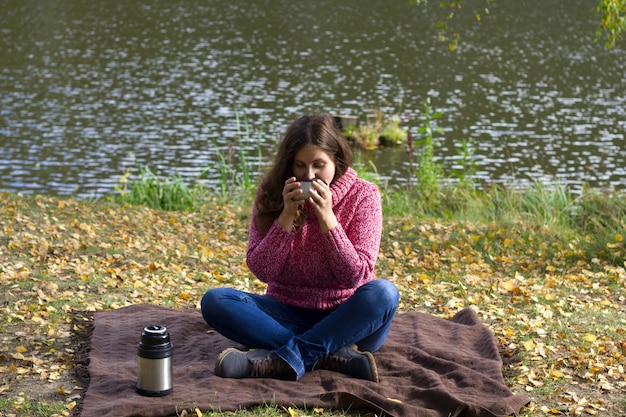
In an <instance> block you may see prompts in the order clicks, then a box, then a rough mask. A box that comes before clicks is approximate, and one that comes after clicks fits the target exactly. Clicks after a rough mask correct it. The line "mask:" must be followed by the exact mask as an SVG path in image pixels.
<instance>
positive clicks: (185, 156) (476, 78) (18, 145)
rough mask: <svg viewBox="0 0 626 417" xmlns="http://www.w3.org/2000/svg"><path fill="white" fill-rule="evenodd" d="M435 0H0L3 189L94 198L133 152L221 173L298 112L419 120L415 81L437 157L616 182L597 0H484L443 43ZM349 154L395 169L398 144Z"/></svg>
mask: <svg viewBox="0 0 626 417" xmlns="http://www.w3.org/2000/svg"><path fill="white" fill-rule="evenodd" d="M435 3H436V2H434V3H433V4H432V5H431V6H430V7H429V8H424V7H417V6H411V5H409V4H408V1H407V0H388V1H384V2H381V1H375V0H345V1H341V2H337V1H329V0H319V1H316V2H300V1H293V0H291V1H287V0H256V1H243V0H234V1H228V2H226V1H216V0H202V1H200V0H149V1H148V0H143V1H140V0H129V1H126V2H114V1H90V0H0V6H1V7H2V10H3V11H2V13H1V15H0V36H1V37H0V62H1V64H0V191H10V192H24V193H51V194H59V195H66V194H72V195H77V196H89V197H97V196H102V195H104V194H108V193H112V192H114V188H115V186H116V185H117V184H118V183H119V180H120V177H121V176H122V175H123V174H124V173H125V172H126V171H132V172H133V173H136V172H137V170H136V167H137V166H138V165H149V166H150V167H151V168H152V170H153V171H155V172H156V173H157V174H159V175H165V176H171V175H173V174H174V173H179V174H180V175H182V176H183V177H185V178H187V179H190V180H191V179H193V178H195V177H197V176H198V175H199V174H200V173H201V172H202V171H203V170H204V169H205V168H208V172H207V174H206V178H208V180H209V181H217V179H218V178H219V165H220V164H219V155H218V151H219V152H221V153H222V155H225V154H227V153H228V152H229V151H228V150H229V149H235V150H237V149H239V147H244V149H245V152H246V153H248V154H249V155H251V157H250V159H249V163H250V164H251V165H255V164H263V163H265V162H266V161H267V160H268V158H269V157H268V155H270V154H271V153H272V151H273V149H274V146H275V143H276V140H277V139H278V138H279V137H280V135H281V133H282V132H283V131H284V129H285V127H286V125H287V124H288V123H289V121H291V120H292V119H294V118H295V117H297V116H299V115H300V114H302V113H305V112H320V111H323V112H329V113H341V114H353V115H356V116H359V120H360V121H361V122H364V121H365V120H366V119H367V118H368V117H371V116H372V114H373V110H374V109H381V110H383V111H385V112H386V113H388V114H392V113H398V114H400V115H402V117H403V118H405V119H406V122H405V126H406V127H408V128H409V129H410V130H411V131H412V132H413V133H414V135H415V134H416V131H417V128H418V127H419V123H418V121H417V114H418V113H419V110H420V106H421V104H422V102H423V101H424V100H425V99H426V98H430V100H431V103H432V106H433V107H434V109H435V110H436V111H441V112H443V117H442V118H441V119H439V121H438V125H439V126H440V127H442V128H443V129H444V130H445V132H444V134H442V135H441V136H440V137H439V138H438V140H439V141H440V142H441V145H442V146H441V147H440V148H438V152H439V153H440V155H441V158H442V160H443V161H444V162H445V164H446V166H447V167H449V168H450V167H453V166H454V165H455V163H456V160H457V158H458V155H457V150H456V147H455V145H456V144H458V143H460V142H461V141H463V140H472V141H473V143H474V147H475V156H474V158H475V161H476V163H477V164H478V172H477V174H476V178H477V180H478V182H479V183H481V184H489V183H506V184H511V185H514V186H518V185H523V184H527V183H528V182H529V181H533V180H540V181H544V182H551V181H553V180H555V179H556V180H558V181H560V182H563V183H567V184H571V185H572V187H574V188H579V187H581V186H582V185H583V184H590V185H591V186H593V187H611V188H617V189H626V133H625V132H626V70H625V68H626V50H625V47H624V44H622V45H619V46H618V47H616V48H615V49H613V50H610V51H607V50H605V49H604V47H603V45H602V44H601V43H598V44H595V43H593V37H594V32H595V28H596V24H597V19H596V18H595V16H594V15H593V13H592V10H591V9H592V7H593V4H594V2H593V1H583V0H560V1H559V0H526V1H523V2H512V1H505V0H496V1H495V2H494V3H493V4H492V5H491V6H490V9H489V14H486V13H485V12H484V11H483V10H479V11H480V12H481V17H482V19H481V21H480V22H477V21H476V20H475V19H474V18H473V17H472V16H471V15H470V14H468V15H463V16H461V15H459V16H458V18H457V19H455V20H454V21H453V24H454V25H455V27H454V29H455V30H458V31H459V32H460V33H461V39H460V43H459V46H458V48H457V50H456V51H455V52H450V51H448V50H447V49H446V47H445V45H444V44H442V43H441V42H440V41H439V40H438V39H437V31H436V28H435V22H436V21H437V19H438V18H439V16H440V15H441V11H440V10H439V8H438V7H436V5H435ZM466 3H467V7H468V8H469V7H470V4H469V2H466ZM472 4H475V2H473V3H472ZM238 117H239V118H240V121H239V123H238V120H237V119H238ZM244 117H245V119H246V123H244V121H243V119H244ZM244 127H247V128H248V129H249V130H250V131H249V132H248V133H246V132H245V131H244V130H243V128H244ZM259 151H260V152H261V153H262V154H263V155H264V156H263V157H261V158H260V159H259V160H255V159H254V158H253V157H252V156H254V155H256V154H257V152H259ZM361 159H362V160H364V161H367V160H371V161H372V162H373V163H374V164H375V166H376V167H377V169H378V171H379V172H380V174H382V175H383V177H385V178H386V179H388V180H389V181H390V182H391V183H393V184H402V183H403V182H404V181H406V179H407V175H408V174H407V173H408V168H407V165H408V161H407V153H406V151H405V149H404V148H403V147H398V148H387V149H383V150H377V151H370V152H367V153H365V154H363V155H362V157H361Z"/></svg>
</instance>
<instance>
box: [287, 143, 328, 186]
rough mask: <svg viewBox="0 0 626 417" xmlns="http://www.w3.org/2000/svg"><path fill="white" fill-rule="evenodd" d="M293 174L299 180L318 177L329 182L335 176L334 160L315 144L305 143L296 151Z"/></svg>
mask: <svg viewBox="0 0 626 417" xmlns="http://www.w3.org/2000/svg"><path fill="white" fill-rule="evenodd" d="M293 175H294V176H295V177H296V178H297V179H299V180H313V179H315V178H319V179H321V180H323V181H324V182H325V183H326V184H330V183H331V182H332V181H333V178H335V161H334V160H333V158H332V157H331V156H330V155H328V154H327V153H326V152H324V151H323V150H322V148H320V147H318V146H315V145H307V146H305V147H303V148H302V149H300V150H299V151H298V152H296V156H295V158H294V161H293Z"/></svg>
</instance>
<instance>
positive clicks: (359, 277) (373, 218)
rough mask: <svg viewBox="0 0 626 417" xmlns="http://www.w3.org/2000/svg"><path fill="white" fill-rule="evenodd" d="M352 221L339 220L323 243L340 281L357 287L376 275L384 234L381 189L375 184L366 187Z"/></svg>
mask: <svg viewBox="0 0 626 417" xmlns="http://www.w3.org/2000/svg"><path fill="white" fill-rule="evenodd" d="M361 197H362V199H361V200H360V201H359V202H358V205H357V206H356V208H355V211H354V214H353V217H352V219H351V220H350V222H349V224H344V222H342V221H341V219H340V220H339V224H338V225H337V227H335V228H334V229H332V230H330V231H329V232H328V233H326V234H325V238H324V246H325V249H326V253H327V254H328V256H329V264H330V265H331V268H332V270H333V275H334V276H335V277H336V279H337V280H338V284H340V285H341V286H343V287H345V288H358V287H359V286H361V285H363V284H364V283H365V282H367V281H368V280H370V279H371V278H372V277H373V276H374V268H375V266H376V261H377V259H378V251H379V249H380V238H381V233H382V222H383V215H382V205H381V201H380V192H379V191H378V188H377V187H376V186H375V185H374V184H370V186H369V187H368V188H366V189H364V190H363V192H362V193H361Z"/></svg>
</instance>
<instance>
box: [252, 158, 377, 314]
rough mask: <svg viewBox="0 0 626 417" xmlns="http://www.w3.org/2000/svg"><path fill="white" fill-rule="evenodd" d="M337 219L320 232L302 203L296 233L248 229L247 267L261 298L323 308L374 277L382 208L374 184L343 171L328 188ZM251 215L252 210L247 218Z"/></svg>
mask: <svg viewBox="0 0 626 417" xmlns="http://www.w3.org/2000/svg"><path fill="white" fill-rule="evenodd" d="M330 188H331V190H332V192H333V211H334V212H335V216H336V217H337V220H338V221H339V224H338V225H337V227H335V228H334V229H332V230H330V231H328V232H327V233H324V234H322V232H321V230H320V225H319V222H318V221H317V217H316V216H315V212H314V211H313V208H312V207H311V205H310V204H309V203H306V204H305V209H304V212H305V214H304V215H305V220H304V224H303V227H302V230H301V231H298V232H296V231H286V230H285V229H283V228H282V227H281V226H280V225H279V224H278V221H274V224H273V225H272V226H271V228H270V230H269V231H268V232H267V234H265V235H263V234H261V233H260V232H259V231H257V230H256V228H255V227H254V222H251V225H250V236H249V241H248V253H247V258H246V260H247V263H248V267H249V268H250V270H251V271H252V273H254V275H256V277H257V278H258V279H260V280H261V281H263V282H265V283H267V284H268V286H267V294H269V295H272V296H273V297H275V298H276V299H278V300H279V301H281V302H283V303H285V304H289V305H293V306H297V307H302V308H310V309H320V310H321V309H327V308H331V307H335V306H337V305H339V304H341V303H342V302H343V301H345V300H346V299H348V298H349V297H350V296H351V295H352V294H354V292H355V291H356V289H357V288H358V287H360V286H361V285H363V284H365V283H366V282H368V281H371V280H373V279H374V278H375V276H374V266H375V264H376V260H377V258H378V249H379V247H380V237H381V233H382V207H381V202H380V193H379V191H378V188H377V187H376V185H374V184H372V183H370V182H367V181H365V180H362V179H360V178H357V174H356V172H355V171H354V170H353V169H352V168H349V169H348V171H346V173H345V174H344V175H343V176H342V177H341V178H339V179H338V180H336V181H335V182H334V183H333V184H332V185H331V187H330ZM255 214H256V204H255V209H253V212H252V216H253V217H252V218H254V216H255Z"/></svg>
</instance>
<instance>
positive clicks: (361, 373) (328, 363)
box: [313, 345, 378, 382]
mask: <svg viewBox="0 0 626 417" xmlns="http://www.w3.org/2000/svg"><path fill="white" fill-rule="evenodd" d="M313 369H325V370H327V371H335V372H341V373H342V374H345V375H348V376H351V377H353V378H359V379H367V380H370V381H374V382H378V369H377V368H376V360H375V359H374V355H372V354H371V353H370V352H361V351H359V350H358V349H357V347H356V346H355V345H352V346H347V347H344V348H341V349H339V350H338V351H337V352H335V353H331V354H330V355H326V356H324V357H323V358H321V359H320V360H319V361H318V362H317V363H316V364H315V366H314V368H313Z"/></svg>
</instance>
